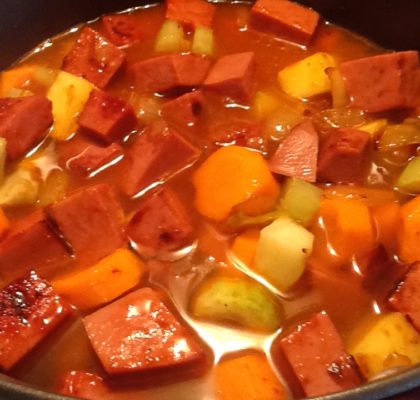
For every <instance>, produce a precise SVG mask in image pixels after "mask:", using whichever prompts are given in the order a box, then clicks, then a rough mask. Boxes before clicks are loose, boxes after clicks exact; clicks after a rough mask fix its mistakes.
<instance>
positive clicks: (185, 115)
mask: <svg viewBox="0 0 420 400" xmlns="http://www.w3.org/2000/svg"><path fill="white" fill-rule="evenodd" d="M204 101H205V99H204V96H203V95H202V93H201V92H200V91H199V90H197V91H195V92H191V93H186V94H184V95H182V96H179V97H177V98H176V99H174V100H171V101H168V102H166V103H164V104H163V106H162V108H161V111H162V116H163V118H165V120H166V121H168V122H169V123H172V124H174V125H176V126H180V127H185V126H194V125H195V124H196V123H197V121H198V118H199V117H200V115H201V111H202V108H203V105H204Z"/></svg>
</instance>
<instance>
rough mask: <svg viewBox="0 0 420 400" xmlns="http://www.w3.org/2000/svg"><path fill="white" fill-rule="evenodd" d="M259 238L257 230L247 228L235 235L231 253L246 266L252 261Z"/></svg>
mask: <svg viewBox="0 0 420 400" xmlns="http://www.w3.org/2000/svg"><path fill="white" fill-rule="evenodd" d="M259 238H260V231H259V230H257V229H249V230H247V231H244V232H242V233H241V234H240V235H238V236H236V238H235V240H234V242H233V245H232V248H231V250H232V253H233V254H234V255H235V256H236V257H237V258H238V259H239V260H240V261H242V262H243V263H244V264H245V265H247V266H248V267H250V266H251V265H252V264H253V262H254V258H255V254H256V252H257V246H258V240H259Z"/></svg>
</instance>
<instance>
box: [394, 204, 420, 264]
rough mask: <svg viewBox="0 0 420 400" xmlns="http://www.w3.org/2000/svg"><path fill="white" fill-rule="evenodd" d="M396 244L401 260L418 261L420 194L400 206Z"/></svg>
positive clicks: (419, 258) (406, 261) (419, 249)
mask: <svg viewBox="0 0 420 400" xmlns="http://www.w3.org/2000/svg"><path fill="white" fill-rule="evenodd" d="M398 244H399V256H400V258H401V260H402V261H403V262H405V263H413V262H415V261H420V196H417V197H416V198H414V199H413V200H411V201H409V202H408V203H406V204H404V205H403V206H402V207H401V225H400V229H399V241H398Z"/></svg>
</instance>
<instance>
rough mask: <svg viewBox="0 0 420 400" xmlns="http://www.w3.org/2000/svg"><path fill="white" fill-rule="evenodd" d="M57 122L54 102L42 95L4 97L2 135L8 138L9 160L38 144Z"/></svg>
mask: <svg viewBox="0 0 420 400" xmlns="http://www.w3.org/2000/svg"><path fill="white" fill-rule="evenodd" d="M52 123H53V116H52V105H51V102H50V101H49V100H48V99H47V98H46V97H42V96H30V97H21V98H3V99H0V137H3V138H5V139H6V141H7V145H6V154H7V158H8V159H9V160H15V159H16V158H19V157H22V156H23V155H25V154H26V153H27V152H28V151H29V150H31V149H32V147H34V146H35V145H36V144H38V143H39V142H40V141H41V140H42V139H44V138H45V136H46V135H47V133H48V128H49V127H50V126H51V125H52Z"/></svg>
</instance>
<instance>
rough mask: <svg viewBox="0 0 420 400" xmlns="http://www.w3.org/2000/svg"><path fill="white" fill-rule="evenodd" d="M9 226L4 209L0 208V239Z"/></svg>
mask: <svg viewBox="0 0 420 400" xmlns="http://www.w3.org/2000/svg"><path fill="white" fill-rule="evenodd" d="M9 228H10V223H9V220H8V219H7V217H6V215H5V214H4V211H3V210H2V209H1V208H0V239H2V238H3V237H4V235H5V234H6V233H7V231H8V230H9Z"/></svg>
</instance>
